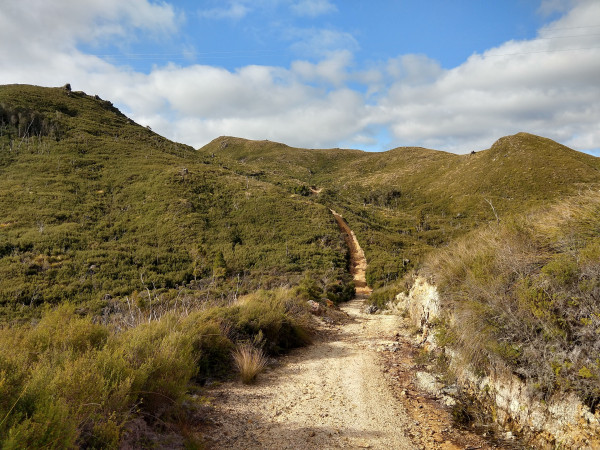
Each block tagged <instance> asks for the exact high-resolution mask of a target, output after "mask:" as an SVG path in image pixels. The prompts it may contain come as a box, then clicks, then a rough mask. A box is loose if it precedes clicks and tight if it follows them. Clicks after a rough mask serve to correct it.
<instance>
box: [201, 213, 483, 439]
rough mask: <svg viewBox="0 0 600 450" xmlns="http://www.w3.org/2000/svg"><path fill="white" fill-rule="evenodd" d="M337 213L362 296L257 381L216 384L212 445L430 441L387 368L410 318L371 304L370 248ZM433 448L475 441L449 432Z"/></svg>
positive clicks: (207, 434)
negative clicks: (387, 356) (373, 309)
mask: <svg viewBox="0 0 600 450" xmlns="http://www.w3.org/2000/svg"><path fill="white" fill-rule="evenodd" d="M332 213H333V215H334V217H335V219H336V221H337V223H338V225H339V227H340V230H341V231H342V232H343V233H344V234H345V237H346V242H347V244H348V247H349V248H350V253H351V271H352V274H353V276H354V280H355V284H356V291H357V296H356V298H355V299H354V300H352V301H350V302H348V303H346V304H345V305H343V306H342V307H341V310H342V312H337V314H338V315H339V316H340V318H339V319H338V320H337V321H336V322H337V323H336V324H332V323H328V322H327V321H321V322H320V323H319V325H318V328H319V333H318V336H319V337H318V340H317V342H314V343H313V345H311V346H309V347H308V348H304V349H299V350H296V351H294V352H292V353H290V354H289V355H287V356H285V357H283V358H281V359H280V361H279V362H278V364H277V366H275V367H273V368H271V369H270V370H269V371H267V372H266V373H264V374H262V375H261V376H260V377H259V379H258V381H257V383H256V384H254V385H250V386H246V385H242V384H241V383H239V382H229V383H225V384H222V385H219V386H217V387H215V388H212V389H211V390H210V391H209V395H210V397H211V398H212V404H213V407H212V409H211V417H210V418H209V420H208V421H209V422H211V423H212V424H211V425H209V426H207V428H206V429H205V430H203V434H204V436H205V439H206V446H207V447H208V448H215V449H220V448H235V449H264V448H268V449H332V448H344V449H346V448H350V449H357V448H373V449H396V450H401V449H411V448H425V446H424V445H423V444H424V442H428V441H422V440H419V441H415V436H418V435H420V434H422V433H421V431H420V430H424V428H423V425H424V424H422V423H421V422H420V421H422V420H423V418H422V417H421V416H419V421H416V420H415V415H414V414H413V413H412V411H410V414H408V411H409V410H406V409H405V407H404V406H403V403H402V402H400V401H399V400H398V398H397V397H395V395H394V389H393V386H392V383H391V380H390V379H389V378H386V374H385V372H389V370H387V369H386V370H385V372H384V370H383V359H382V356H381V355H382V353H381V352H382V351H385V350H386V349H389V348H390V347H393V346H397V345H398V336H399V335H398V331H399V330H402V329H404V330H406V327H405V326H403V319H402V318H401V317H400V316H397V315H369V314H366V313H365V312H364V299H365V298H367V297H368V295H369V294H370V292H371V290H370V289H369V288H368V286H367V284H366V281H365V270H366V267H367V264H366V260H365V256H364V252H363V251H362V249H361V248H360V245H359V243H358V241H357V239H356V236H355V235H354V233H353V232H352V231H351V230H350V228H349V227H348V225H347V224H346V222H345V221H344V219H343V218H342V217H341V216H340V215H339V214H337V213H335V212H334V211H332ZM394 365H395V366H398V364H394ZM394 387H395V388H396V390H397V388H398V386H394ZM419 407H420V408H423V406H419ZM419 411H424V410H419ZM435 420H436V422H441V421H440V420H438V419H435ZM430 443H431V444H433V440H431V441H430ZM428 448H439V449H444V450H446V449H448V450H450V449H458V448H468V447H467V446H458V447H457V446H455V445H453V444H451V443H450V442H444V440H443V439H442V440H441V441H440V442H439V444H435V445H428ZM473 448H485V447H482V446H476V447H473Z"/></svg>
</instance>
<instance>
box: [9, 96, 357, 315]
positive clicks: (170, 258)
mask: <svg viewBox="0 0 600 450" xmlns="http://www.w3.org/2000/svg"><path fill="white" fill-rule="evenodd" d="M0 105H1V109H0V113H1V117H0V118H1V120H0V123H1V124H2V125H1V133H0V135H1V137H0V227H1V228H0V232H1V234H0V256H1V259H0V305H1V309H0V313H1V314H2V315H8V316H10V317H20V316H22V315H23V314H27V312H26V311H23V308H25V307H32V306H37V305H41V304H43V303H51V304H57V303H59V302H61V301H65V300H69V301H74V302H75V303H78V304H82V303H86V305H88V306H89V307H90V308H91V310H93V311H96V312H97V311H98V310H99V308H102V307H106V306H108V303H109V302H108V300H110V299H111V298H117V297H124V296H132V295H133V296H136V294H135V292H136V291H145V290H146V289H147V288H149V289H150V290H152V291H153V293H154V294H155V295H159V294H161V295H164V296H165V301H168V299H169V298H170V297H172V298H175V297H176V296H177V295H178V294H180V291H181V289H182V288H184V287H185V288H186V289H187V290H186V293H187V294H188V295H190V296H192V297H193V298H194V299H200V298H202V299H209V300H212V299H218V300H222V298H224V297H228V296H229V295H231V291H232V286H233V290H234V291H235V292H237V293H238V294H243V293H245V292H249V290H253V289H256V288H259V287H262V288H270V287H274V286H279V285H288V284H289V283H290V282H292V284H294V283H297V282H298V281H299V279H300V278H301V277H302V276H303V274H304V273H305V272H306V271H309V270H313V271H316V272H323V273H325V272H329V275H328V276H329V278H330V279H331V280H341V279H342V278H343V277H344V274H345V272H346V264H347V256H346V250H345V247H344V244H343V240H342V239H341V238H340V236H339V232H338V229H337V225H336V223H335V221H334V220H333V218H332V217H331V214H330V213H329V211H328V210H327V209H326V208H325V207H324V206H322V205H319V204H316V203H314V202H309V201H307V200H306V199H305V198H302V197H299V196H292V195H290V193H288V192H287V191H286V190H285V189H283V188H282V187H280V186H276V185H274V184H272V183H268V182H263V181H260V180H255V179H252V178H248V177H245V176H241V175H238V174H236V173H234V172H232V171H231V170H228V169H227V168H225V167H221V166H220V165H218V164H216V163H215V162H214V161H213V160H212V159H211V158H206V157H204V156H203V155H201V154H199V153H198V152H196V151H194V150H193V149H191V148H190V147H187V146H184V145H180V144H175V143H173V142H170V141H168V140H166V139H164V138H162V137H160V136H158V135H157V134H155V133H153V132H152V131H150V130H149V129H146V128H144V127H141V126H139V125H137V124H135V123H133V122H132V121H131V120H129V119H128V118H126V117H125V116H123V115H122V114H121V113H120V112H119V111H118V110H116V109H115V108H114V107H113V106H112V105H111V104H110V103H109V102H106V101H103V100H101V99H99V98H94V97H92V96H88V95H85V94H83V93H78V92H69V91H67V90H65V89H62V88H54V89H43V88H36V87H31V86H3V87H2V88H0ZM208 280H210V281H208ZM294 280H295V281H294ZM169 291H172V293H170V292H169Z"/></svg>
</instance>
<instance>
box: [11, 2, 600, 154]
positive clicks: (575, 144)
mask: <svg viewBox="0 0 600 450" xmlns="http://www.w3.org/2000/svg"><path fill="white" fill-rule="evenodd" d="M0 5H1V7H0V56H1V57H0V84H9V83H26V84H35V85H41V86H62V85H64V84H65V83H70V84H71V85H72V87H73V89H74V90H82V91H85V92H86V93H88V94H90V95H95V94H97V95H99V96H100V97H102V98H103V99H107V100H110V101H112V102H113V103H114V104H115V105H116V106H118V107H119V108H120V109H121V110H122V111H123V112H124V113H125V114H127V115H128V116H129V117H131V118H132V119H134V120H135V121H136V122H138V123H140V124H142V125H144V126H150V127H151V128H152V129H153V130H154V131H156V132H158V133H160V134H162V135H163V136H166V137H168V138H170V139H172V140H175V141H178V142H182V143H186V144H189V145H192V146H194V147H196V148H198V147H201V146H202V145H204V144H207V143H208V142H210V141H211V140H213V139H215V138H217V137H218V136H222V135H229V136H238V137H243V138H248V139H269V140H272V141H278V142H283V143H286V144H288V145H291V146H296V147H307V148H329V147H341V148H358V149H362V150H367V151H384V150H388V149H391V148H395V147H398V146H422V147H427V148H433V149H438V150H445V151H450V152H455V153H467V152H470V151H472V150H481V149H485V148H489V147H490V146H491V145H492V144H493V143H494V142H495V141H496V140H497V139H498V138H500V137H502V136H506V135H509V134H514V133H517V132H520V131H525V132H529V133H533V134H537V135H541V136H545V137H549V138H551V139H554V140H556V141H558V142H560V143H562V144H564V145H567V146H569V147H571V148H574V149H576V150H580V151H585V152H588V153H591V154H595V155H597V156H600V0H502V1H485V0H453V1H448V0H371V1H366V0H218V1H217V0H201V1H192V0H180V1H152V0H53V1H48V0H0Z"/></svg>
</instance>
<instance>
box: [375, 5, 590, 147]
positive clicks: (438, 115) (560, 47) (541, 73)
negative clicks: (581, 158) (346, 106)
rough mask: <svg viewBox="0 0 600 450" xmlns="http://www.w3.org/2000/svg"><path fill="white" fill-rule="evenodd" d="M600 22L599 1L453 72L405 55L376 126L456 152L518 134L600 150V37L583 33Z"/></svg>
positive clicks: (395, 70)
mask: <svg viewBox="0 0 600 450" xmlns="http://www.w3.org/2000/svg"><path fill="white" fill-rule="evenodd" d="M599 21H600V3H597V2H580V3H578V6H577V7H576V8H573V9H572V10H571V11H570V12H569V13H568V14H566V15H565V16H564V17H563V18H561V19H560V20H558V21H556V22H554V23H552V24H549V25H548V26H547V27H544V28H543V29H541V30H540V33H539V37H538V38H536V39H532V40H527V41H510V42H507V43H505V44H503V45H501V46H499V47H497V48H493V49H489V50H488V51H486V52H484V53H483V54H474V55H472V56H471V57H470V58H469V59H468V60H467V61H466V62H465V63H463V64H462V65H460V66H458V67H456V68H454V69H451V70H441V69H440V68H439V66H437V65H436V64H435V62H434V61H428V60H427V59H426V58H425V59H424V57H410V56H407V55H405V56H402V57H401V58H399V59H396V60H393V61H391V62H390V66H391V69H389V70H390V73H392V74H393V75H394V76H395V77H396V78H397V79H396V81H394V82H393V83H392V84H391V85H390V87H389V89H388V91H387V95H386V96H385V97H384V98H383V99H382V100H381V101H380V102H379V104H378V105H377V106H378V107H377V108H376V109H375V111H374V113H373V114H374V116H373V120H374V121H377V122H387V123H388V124H389V126H390V128H391V130H392V132H393V134H394V136H395V137H396V138H397V139H398V141H399V142H403V143H408V144H418V145H425V146H430V147H433V148H442V149H445V150H451V151H457V152H467V151H469V150H471V149H480V148H486V147H488V146H489V145H490V144H491V143H492V142H493V140H494V139H496V138H497V137H499V136H502V135H506V134H511V133H515V132H518V131H528V132H532V133H537V134H541V135H544V136H547V137H550V138H553V139H557V140H559V141H561V142H563V143H565V144H567V145H573V146H575V147H576V148H581V149H585V148H593V147H594V146H595V147H597V146H598V142H600V141H598V132H597V131H596V129H597V127H594V126H593V123H598V121H599V120H600V106H598V105H600V85H599V84H598V82H597V79H598V74H599V73H600V38H599V36H596V35H594V33H589V32H587V33H582V32H581V30H585V28H580V27H585V26H586V24H590V23H594V22H595V23H598V22H599ZM559 30H560V31H561V33H562V34H557V32H558V31H559ZM574 31H575V32H574ZM566 36H568V37H566ZM415 80H416V81H415ZM425 80H427V81H426V82H423V81H425Z"/></svg>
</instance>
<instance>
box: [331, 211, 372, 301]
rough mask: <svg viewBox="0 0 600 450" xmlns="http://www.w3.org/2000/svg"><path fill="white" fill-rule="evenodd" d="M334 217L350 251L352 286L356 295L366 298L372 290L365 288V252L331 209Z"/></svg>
mask: <svg viewBox="0 0 600 450" xmlns="http://www.w3.org/2000/svg"><path fill="white" fill-rule="evenodd" d="M330 211H331V213H332V214H333V217H335V220H336V222H337V223H338V226H339V227H340V230H341V231H342V233H343V234H344V239H345V240H346V245H348V248H349V249H350V273H351V274H352V276H353V277H354V285H355V286H356V294H357V295H363V296H368V295H370V294H371V292H373V290H372V289H371V288H370V287H369V286H367V279H366V272H367V259H366V258H365V252H363V249H362V248H361V247H360V244H359V243H358V239H356V235H355V234H354V231H352V230H351V229H350V227H349V226H348V224H347V223H346V221H345V220H344V218H343V217H342V216H341V215H340V214H338V213H336V212H335V211H334V210H333V209H331V210H330Z"/></svg>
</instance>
